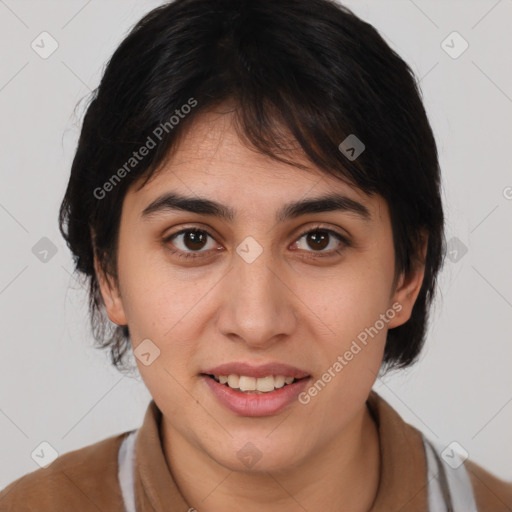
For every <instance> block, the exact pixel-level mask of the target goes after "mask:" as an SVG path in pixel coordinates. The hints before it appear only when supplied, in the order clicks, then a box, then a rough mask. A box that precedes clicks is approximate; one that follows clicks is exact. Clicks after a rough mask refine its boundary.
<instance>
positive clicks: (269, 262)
mask: <svg viewBox="0 0 512 512" xmlns="http://www.w3.org/2000/svg"><path fill="white" fill-rule="evenodd" d="M289 276H290V274H289V273H288V272H286V275H285V272H284V271H283V268H282V266H279V265H277V264H276V262H275V261H274V260H273V257H272V254H271V251H270V250H263V252H262V253H261V254H260V255H259V256H258V257H257V258H256V259H255V260H254V261H250V260H246V259H244V258H243V257H242V256H239V254H235V255H234V261H233V268H232V269H231V271H230V272H229V274H228V276H227V277H228V279H226V280H225V281H224V283H223V289H222V290H221V296H222V297H223V298H222V302H221V305H220V307H219V308H220V310H219V312H218V316H217V322H218V325H217V326H218V328H219V330H220V331H221V333H222V334H224V335H225V336H227V337H229V338H232V339H233V340H239V341H243V342H245V343H246V344H247V345H249V346H251V347H254V348H265V347H267V346H269V345H271V344H273V343H275V342H277V341H279V340H283V339H286V338H287V337H288V336H290V335H291V334H292V333H293V332H294V330H295V329H296V327H297V318H298V315H297V310H296V306H297V304H298V303H300V301H298V298H297V297H295V295H294V294H293V291H292V288H293V286H292V285H291V283H289V282H288V280H289Z"/></svg>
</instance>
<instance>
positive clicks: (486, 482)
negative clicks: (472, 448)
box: [464, 460, 512, 512]
mask: <svg viewBox="0 0 512 512" xmlns="http://www.w3.org/2000/svg"><path fill="white" fill-rule="evenodd" d="M464 466H465V467H466V471H467V472H468V475H469V478H470V480H471V484H472V486H473V492H474V495H475V501H476V503H477V506H478V510H482V511H483V512H510V511H511V510H512V482H505V481H503V480H501V479H499V478H498V477H496V476H494V475H493V474H491V473H489V471H487V470H486V469H484V468H483V467H481V466H479V465H478V464H476V463H475V462H472V461H470V460H467V461H466V462H465V463H464Z"/></svg>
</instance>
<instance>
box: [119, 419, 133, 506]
mask: <svg viewBox="0 0 512 512" xmlns="http://www.w3.org/2000/svg"><path fill="white" fill-rule="evenodd" d="M137 433H138V429H137V430H134V431H132V432H130V433H129V434H128V435H127V436H126V437H125V438H124V439H123V442H122V443H121V446H120V448H119V453H118V458H117V462H118V467H119V470H118V479H119V485H120V487H121V492H122V494H123V502H124V508H125V510H126V512H137V509H136V508H135V493H134V485H133V481H134V479H133V465H134V463H135V441H136V439H137Z"/></svg>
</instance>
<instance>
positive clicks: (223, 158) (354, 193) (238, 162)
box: [127, 111, 385, 217]
mask: <svg viewBox="0 0 512 512" xmlns="http://www.w3.org/2000/svg"><path fill="white" fill-rule="evenodd" d="M288 140H289V143H288V145H289V147H290V151H289V153H287V154H284V155H282V156H283V157H284V158H286V159H289V160H291V161H293V162H294V163H297V164H299V165H301V166H302V168H300V167H298V166H296V165H290V164H286V163H284V162H279V161H277V160H275V159H273V158H270V157H269V156H267V155H264V154H262V153H261V152H259V151H257V150H256V149H254V148H251V147H249V146H248V145H247V143H246V142H244V141H242V140H241V138H240V136H239V133H238V131H237V129H236V127H235V125H234V116H233V115H232V114H226V113H221V112H218V111H217V112H208V113H203V114H201V115H200V116H198V118H196V119H195V120H194V122H193V123H191V124H190V125H189V126H188V127H187V130H186V131H185V132H184V134H183V136H182V137H181V138H180V140H179V143H178V144H177V145H176V147H175V148H174V149H173V151H172V153H171V154H170V155H169V156H168V158H167V159H166V160H165V161H164V162H163V163H162V165H161V166H160V168H159V169H158V170H157V171H156V172H155V173H154V174H153V176H152V178H151V179H150V180H149V181H148V182H147V183H146V184H145V185H144V186H143V187H142V188H140V189H135V191H134V188H133V187H132V190H131V191H130V192H129V195H132V197H131V198H130V199H129V201H130V202H133V201H135V203H136V204H137V206H138V208H139V209H140V211H143V210H144V209H145V208H147V206H148V203H149V202H151V201H152V200H153V201H154V199H155V198H156V197H158V196H160V195H162V194H164V193H166V192H170V191H175V192H177V193H178V194H179V195H180V196H187V197H193V196H196V197H197V198H210V199H214V200H215V201H216V202H219V203H222V204H229V205H231V206H232V207H231V208H230V210H231V211H233V212H236V214H235V215H236V216H239V215H238V212H239V213H240V216H243V215H244V212H246V213H247V215H253V214H254V209H257V210H259V211H261V208H262V207H263V208H265V210H272V211H276V212H277V211H278V210H280V211H281V213H283V208H282V206H283V205H284V204H289V203H290V202H291V201H293V200H295V201H297V200H300V199H302V200H307V199H308V198H315V197H319V196H325V195H326V194H333V195H338V196H343V197H346V198H347V199H348V200H349V202H350V200H352V201H354V202H357V203H359V204H361V205H363V206H364V207H365V208H366V209H367V210H368V211H369V212H370V217H374V216H377V217H380V215H381V208H382V206H385V201H384V199H383V198H381V197H380V196H378V195H374V196H368V195H367V194H365V193H364V192H363V191H362V190H360V189H359V188H357V187H355V186H354V185H352V184H350V183H348V182H347V181H343V180H342V179H341V178H339V179H338V178H336V177H333V176H331V175H329V174H327V173H326V172H325V171H323V170H321V169H319V168H318V167H316V166H314V165H313V164H312V163H311V161H310V160H309V159H308V158H307V157H306V155H305V154H304V152H303V151H302V149H301V148H300V147H299V146H298V143H297V142H296V141H294V140H292V139H291V137H289V139H288ZM127 200H128V198H127Z"/></svg>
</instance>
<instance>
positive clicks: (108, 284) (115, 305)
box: [94, 254, 128, 325]
mask: <svg viewBox="0 0 512 512" xmlns="http://www.w3.org/2000/svg"><path fill="white" fill-rule="evenodd" d="M94 270H95V271H96V277H97V278H98V282H99V285H100V291H101V296H102V297H103V302H104V303H105V308H106V310H107V315H108V317H109V319H110V320H111V321H112V322H114V323H115V324H117V325H127V323H128V322H127V321H126V315H125V312H124V306H123V301H122V298H121V294H120V292H119V287H118V286H117V284H116V283H115V280H114V278H113V277H112V276H110V275H108V274H106V273H105V272H104V270H103V269H102V268H101V265H100V262H99V260H98V255H97V254H95V255H94Z"/></svg>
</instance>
